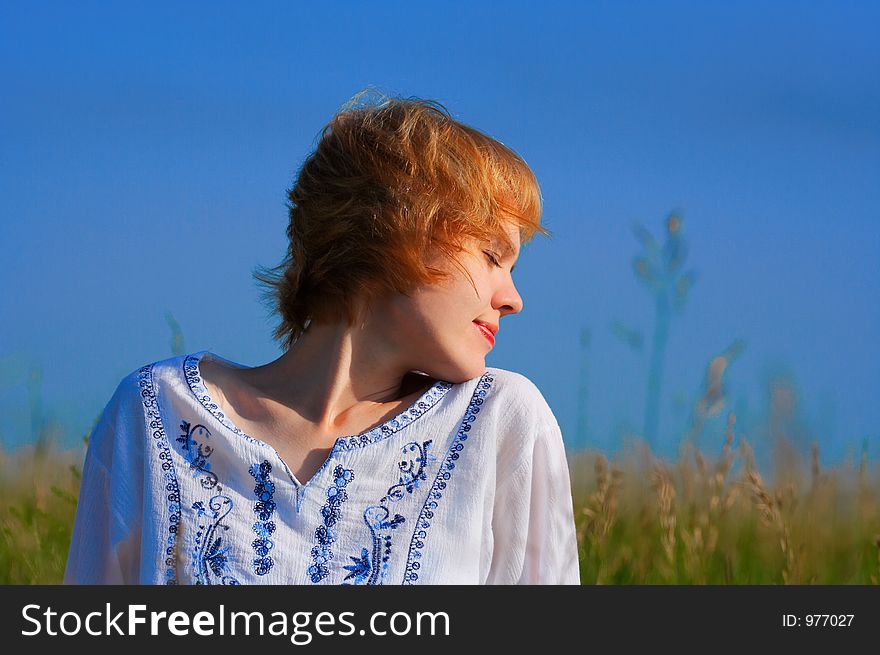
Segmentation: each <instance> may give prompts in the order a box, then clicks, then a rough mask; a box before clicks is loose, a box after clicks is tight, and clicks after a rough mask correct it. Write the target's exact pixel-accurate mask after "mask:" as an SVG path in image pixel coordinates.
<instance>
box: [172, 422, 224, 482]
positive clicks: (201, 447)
mask: <svg viewBox="0 0 880 655" xmlns="http://www.w3.org/2000/svg"><path fill="white" fill-rule="evenodd" d="M180 429H181V430H183V434H182V435H180V436H179V437H177V441H178V442H179V443H180V444H181V448H182V449H183V452H184V455H185V456H186V461H187V462H189V467H190V470H191V471H192V474H193V477H198V475H199V473H203V474H204V475H203V476H202V479H201V480H199V482H200V483H201V485H202V487H203V488H204V489H212V488H214V487H215V486H217V475H216V474H215V473H213V472H212V471H211V465H210V464H209V463H208V458H209V457H210V456H211V453H213V452H214V449H213V447H211V446H209V445H208V444H207V443H202V442H201V441H196V437H199V438H200V439H201V437H204V438H205V439H206V440H207V439H210V438H211V432H210V431H209V430H208V428H206V427H205V426H204V425H202V424H199V425H195V426H193V427H192V428H190V423H189V422H188V421H181V422H180Z"/></svg>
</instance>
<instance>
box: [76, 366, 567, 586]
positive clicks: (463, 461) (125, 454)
mask: <svg viewBox="0 0 880 655" xmlns="http://www.w3.org/2000/svg"><path fill="white" fill-rule="evenodd" d="M205 357H208V358H210V359H213V360H214V361H217V362H219V363H221V364H224V365H226V366H232V367H237V368H243V367H244V366H243V365H242V364H237V363H235V362H232V361H230V360H228V359H225V358H223V357H220V356H219V355H217V354H215V353H212V352H210V351H208V350H203V351H200V352H198V353H195V354H191V355H181V356H178V357H172V358H169V359H165V360H162V361H158V362H154V363H152V364H148V365H146V366H143V367H141V368H140V369H138V370H136V371H133V372H132V373H130V374H129V375H127V376H126V377H125V378H124V379H123V380H122V381H121V382H120V384H119V386H118V387H117V389H116V391H115V393H114V394H113V396H112V398H111V399H110V401H109V402H108V403H107V406H106V407H105V408H104V411H103V414H102V416H101V419H100V421H99V422H98V425H97V426H96V427H95V429H94V430H93V432H92V434H91V438H90V440H89V447H88V451H87V453H86V458H85V464H84V466H83V475H82V487H81V490H80V496H79V505H78V506H77V511H76V520H75V523H74V527H73V538H72V542H71V545H70V553H69V557H68V560H67V569H66V571H65V575H64V582H65V584H302V585H309V584H370V585H376V584H580V577H579V567H578V546H577V539H576V536H575V524H574V515H573V508H572V497H571V483H570V478H569V468H568V462H567V459H566V453H565V448H564V445H563V441H562V433H561V431H560V428H559V424H558V423H557V421H556V418H555V417H554V415H553V412H552V411H551V409H550V407H549V406H548V404H547V402H546V400H545V399H544V397H543V396H542V394H541V392H540V391H539V390H538V388H537V387H536V386H535V385H534V384H533V383H532V382H531V381H530V380H529V379H528V378H526V377H524V376H523V375H520V374H519V373H514V372H512V371H506V370H503V369H498V368H491V367H489V368H487V369H486V371H485V373H484V374H483V375H482V376H480V377H479V378H474V379H472V380H468V381H466V382H462V383H459V384H453V383H450V382H445V381H437V382H436V383H434V385H433V386H432V387H431V388H430V389H429V390H428V391H426V392H425V393H424V394H423V395H422V396H421V397H420V398H419V400H418V401H417V402H416V403H415V404H413V405H412V406H411V407H410V408H409V409H407V410H406V411H404V412H402V413H400V414H399V415H397V416H396V417H395V418H393V419H391V420H389V421H387V422H386V423H384V424H382V425H381V426H379V427H377V428H374V429H372V430H370V431H368V432H365V433H363V434H360V435H357V436H347V437H340V438H339V439H337V440H336V442H335V444H334V446H333V448H332V450H331V452H330V454H329V455H328V457H327V459H326V461H325V462H324V464H323V465H322V466H321V468H320V469H319V470H318V471H317V472H316V473H315V475H314V476H313V477H312V478H311V479H310V480H308V481H307V482H306V483H305V484H302V483H301V482H300V481H299V480H297V479H296V477H295V476H294V475H293V474H292V473H291V472H290V470H289V469H288V467H287V465H286V464H285V463H284V461H282V459H281V457H280V456H279V455H278V453H277V452H276V451H275V449H274V448H272V447H271V446H269V445H268V444H266V443H264V442H262V441H259V440H258V439H255V438H253V437H250V436H249V435H247V434H245V433H244V432H243V431H242V430H240V429H239V428H238V427H237V426H235V425H234V424H233V423H232V422H231V421H230V420H229V419H228V418H227V417H226V416H225V415H224V413H223V412H222V411H221V410H220V409H219V407H218V406H217V405H216V404H215V403H214V401H213V400H212V399H211V397H210V396H209V395H208V392H207V389H206V387H205V385H204V384H203V382H202V378H201V373H200V370H199V362H200V361H202V359H204V358H205Z"/></svg>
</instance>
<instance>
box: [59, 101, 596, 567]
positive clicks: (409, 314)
mask: <svg viewBox="0 0 880 655" xmlns="http://www.w3.org/2000/svg"><path fill="white" fill-rule="evenodd" d="M363 98H364V96H363V94H361V95H359V96H356V97H355V99H354V100H353V101H351V102H350V103H348V105H347V106H346V107H344V108H343V110H341V111H340V112H339V113H338V114H337V115H336V116H335V117H334V118H333V119H332V121H331V122H330V123H329V124H328V125H327V126H326V127H325V128H324V129H323V131H322V133H321V139H320V141H319V143H318V145H317V148H316V150H315V151H314V152H313V153H312V154H311V155H310V156H309V157H308V158H307V159H306V161H305V163H304V164H303V166H302V168H301V169H300V171H299V174H298V176H297V179H296V181H295V183H294V185H293V188H292V189H290V190H289V192H288V196H289V210H290V224H289V227H288V231H287V235H288V239H289V248H288V253H287V256H286V258H285V260H284V261H283V262H282V263H281V264H280V265H279V266H278V267H277V269H274V270H272V271H270V272H263V273H258V274H257V276H256V277H257V278H258V280H260V281H261V282H263V283H264V284H266V285H267V287H268V294H267V297H268V298H270V299H271V300H272V301H273V308H274V310H275V311H276V312H277V313H278V315H279V316H280V319H281V320H280V324H279V325H278V327H277V329H276V331H275V337H276V339H279V340H280V341H282V342H283V344H284V346H285V347H286V349H285V352H284V354H283V355H281V357H279V358H278V359H276V360H275V361H272V362H270V363H268V364H265V365H263V366H257V367H248V366H244V365H242V364H238V363H236V362H233V361H231V360H228V359H226V358H224V357H221V356H220V355H218V354H216V353H212V352H210V351H207V350H203V351H200V352H197V353H194V354H190V355H185V356H180V357H174V358H170V359H166V360H163V361H159V362H154V363H152V364H149V365H146V366H143V367H141V368H139V369H138V370H136V371H133V372H132V373H131V374H130V375H128V376H127V377H126V378H125V379H123V380H122V382H121V383H120V384H119V386H118V388H117V389H116V392H115V393H114V395H113V397H112V398H111V400H110V402H109V403H108V405H107V407H106V408H105V410H104V412H103V415H102V417H101V420H100V421H99V424H98V425H97V427H96V428H95V430H94V431H93V433H92V437H91V439H90V443H89V449H88V452H87V455H86V461H85V464H84V468H83V480H82V490H81V493H80V500H79V506H78V508H77V515H76V522H75V525H74V531H73V541H72V544H71V547H70V555H69V559H68V562H67V570H66V573H65V582H66V583H92V584H95V583H116V584H129V583H140V584H145V583H150V584H159V583H170V584H177V583H181V584H245V583H246V584H252V583H264V584H462V583H463V584H579V568H578V553H577V542H576V537H575V526H574V518H573V511H572V499H571V487H570V481H569V475H568V465H567V462H566V456H565V450H564V446H563V441H562V435H561V432H560V429H559V425H558V423H557V421H556V419H555V417H554V415H553V413H552V411H551V410H550V407H549V406H548V405H547V403H546V401H545V399H544V397H543V396H542V395H541V393H540V391H539V390H538V389H537V388H536V387H535V386H534V384H533V383H532V382H531V381H529V380H528V379H527V378H525V377H524V376H522V375H520V374H517V373H514V372H511V371H506V370H503V369H498V368H491V367H489V368H487V367H486V365H485V357H486V354H487V353H488V352H489V350H491V348H492V347H493V345H494V343H495V339H496V338H497V336H498V332H499V327H500V320H501V317H503V316H508V315H512V314H516V313H518V312H520V311H522V307H523V302H522V299H521V298H520V296H519V293H518V292H517V290H516V287H515V285H514V282H513V279H512V277H511V274H512V272H513V269H514V265H515V262H516V260H517V258H518V256H519V250H520V248H521V244H522V243H523V242H525V241H528V240H529V239H530V238H531V237H532V236H533V235H534V234H535V232H541V233H543V234H548V232H547V231H546V230H545V229H544V228H543V227H542V226H541V225H540V223H539V220H540V213H541V201H540V192H539V188H538V185H537V182H536V180H535V177H534V175H533V174H532V172H531V171H530V170H529V168H528V166H527V165H526V164H525V163H524V162H523V161H522V159H520V158H519V157H518V156H517V155H516V154H515V153H514V152H513V151H511V150H510V149H508V148H507V147H505V146H504V145H502V144H501V143H499V142H498V141H495V140H493V139H491V138H490V137H488V136H486V135H484V134H483V133H481V132H479V131H477V130H475V129H473V128H470V127H468V126H466V125H463V124H461V123H459V122H457V121H455V120H453V119H452V117H451V116H450V115H449V113H448V112H447V111H446V109H445V108H443V107H442V105H439V104H437V103H435V102H431V101H423V100H414V99H408V100H404V99H394V98H381V99H380V101H379V102H372V103H370V102H366V101H363Z"/></svg>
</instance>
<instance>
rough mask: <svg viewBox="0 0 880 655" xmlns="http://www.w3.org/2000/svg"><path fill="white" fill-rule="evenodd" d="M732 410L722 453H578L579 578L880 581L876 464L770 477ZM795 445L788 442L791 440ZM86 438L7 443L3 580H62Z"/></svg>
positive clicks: (787, 468) (793, 465)
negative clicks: (740, 433) (73, 442)
mask: <svg viewBox="0 0 880 655" xmlns="http://www.w3.org/2000/svg"><path fill="white" fill-rule="evenodd" d="M733 435H734V430H733V420H732V417H731V420H730V421H729V425H728V431H727V439H726V442H725V444H724V448H723V451H722V454H721V455H720V457H719V458H718V459H717V460H716V461H708V460H707V459H706V458H705V457H704V456H703V455H702V453H700V451H698V450H696V449H693V448H683V449H681V451H680V453H679V457H678V459H677V461H672V462H669V461H663V460H659V459H657V458H655V457H654V456H653V455H652V454H651V452H650V451H649V450H648V449H647V447H646V446H644V445H642V444H638V443H637V444H636V445H633V446H632V447H630V448H628V449H626V450H625V451H624V453H623V454H622V455H621V456H619V457H618V458H615V459H614V460H611V461H609V460H607V459H606V458H605V457H604V456H603V455H602V454H601V453H596V452H590V451H581V452H578V453H575V454H574V455H573V456H572V457H571V460H570V461H571V474H572V493H573V496H574V510H575V522H576V526H577V532H578V543H579V551H580V552H579V556H580V566H581V580H582V582H583V583H584V584H878V580H880V508H878V498H880V475H878V474H877V470H876V468H874V469H871V468H869V466H868V462H867V459H866V458H865V456H864V453H863V456H862V458H861V460H860V462H859V463H858V465H857V466H855V467H851V468H849V469H848V468H846V467H843V466H841V467H839V468H837V469H830V470H821V469H820V468H819V465H818V457H817V454H816V452H815V451H814V452H813V456H812V460H810V458H809V457H808V458H807V461H803V462H802V461H799V460H797V459H796V458H793V456H792V460H791V461H785V462H777V466H776V468H775V473H774V475H773V477H774V478H778V479H777V480H776V482H775V483H774V484H773V485H772V486H771V485H769V484H768V483H767V482H766V481H765V480H764V477H763V476H762V475H761V473H760V472H758V471H757V470H756V469H755V466H754V459H753V457H752V454H751V448H750V446H749V443H748V441H747V440H746V439H745V438H743V437H739V439H738V443H734V442H735V441H736V439H735V438H734V436H733ZM789 452H790V451H789ZM84 453H85V445H84V446H83V448H81V449H74V450H69V451H63V450H59V449H57V448H56V447H54V446H53V445H52V443H51V441H50V442H45V443H42V444H40V445H38V446H36V447H26V448H22V449H20V450H17V451H16V452H14V453H0V583H2V584H57V583H60V582H61V581H62V578H63V575H64V564H65V560H66V557H67V550H68V547H69V544H70V535H71V529H72V526H73V518H74V514H75V511H76V499H77V495H78V492H79V481H80V472H81V466H82V458H83V455H84Z"/></svg>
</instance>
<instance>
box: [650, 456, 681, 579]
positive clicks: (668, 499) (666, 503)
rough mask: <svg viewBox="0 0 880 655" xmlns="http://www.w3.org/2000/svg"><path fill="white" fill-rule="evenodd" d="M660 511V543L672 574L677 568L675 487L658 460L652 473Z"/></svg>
mask: <svg viewBox="0 0 880 655" xmlns="http://www.w3.org/2000/svg"><path fill="white" fill-rule="evenodd" d="M651 482H652V486H653V487H654V491H655V493H656V495H657V504H658V508H659V512H660V516H659V518H660V543H661V545H662V547H663V553H664V554H665V556H666V563H667V565H668V567H669V573H670V574H671V573H672V572H673V571H674V570H675V487H673V485H672V480H671V479H670V477H669V473H668V472H667V471H666V469H665V468H664V467H663V465H662V464H660V463H659V462H657V463H656V464H655V465H654V471H653V473H652V474H651Z"/></svg>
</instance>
